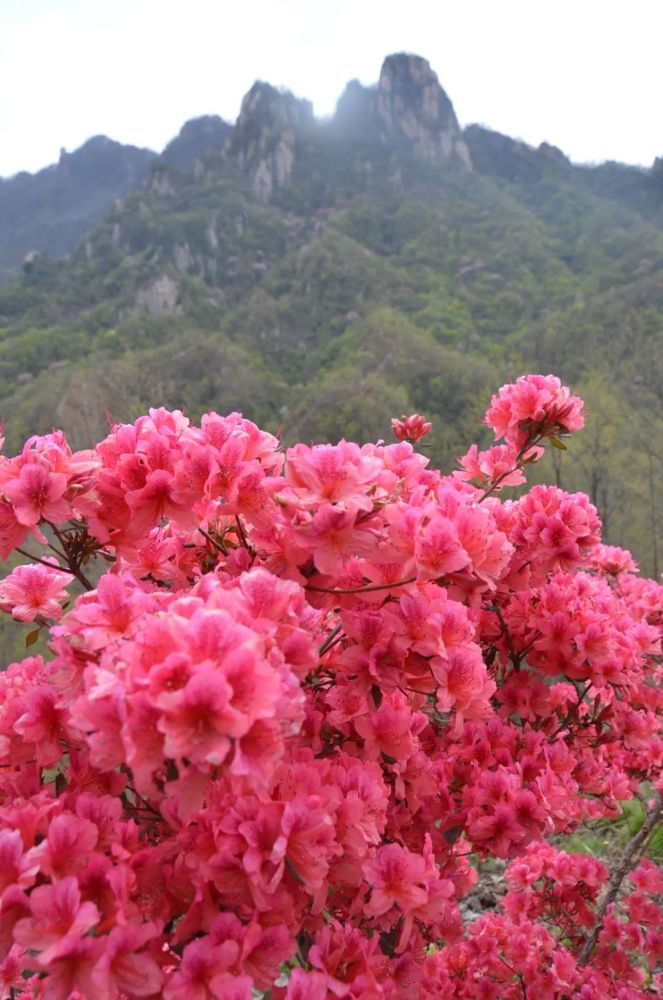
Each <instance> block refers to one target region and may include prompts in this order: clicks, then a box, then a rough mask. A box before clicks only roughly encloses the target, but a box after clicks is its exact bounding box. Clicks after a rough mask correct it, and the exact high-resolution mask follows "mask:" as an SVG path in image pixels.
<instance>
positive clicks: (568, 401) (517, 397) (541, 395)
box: [484, 375, 585, 449]
mask: <svg viewBox="0 0 663 1000" xmlns="http://www.w3.org/2000/svg"><path fill="white" fill-rule="evenodd" d="M583 405H584V404H583V401H582V400H581V399H580V398H579V397H578V396H572V395H571V393H570V391H569V390H568V389H567V388H566V386H563V385H562V384H561V382H560V381H559V379H558V378H556V377H555V376H554V375H525V376H523V377H522V378H519V379H518V380H517V381H516V382H515V383H514V384H512V385H503V386H502V388H501V389H500V390H499V392H498V393H497V394H496V395H495V396H493V398H492V400H491V405H490V407H489V409H488V410H487V411H486V415H485V417H484V421H485V423H487V424H488V425H489V426H490V427H492V428H493V430H494V431H495V438H496V439H498V438H501V437H503V438H505V439H506V442H507V444H510V445H513V446H514V447H515V448H517V449H521V448H522V447H523V446H524V445H525V444H527V442H528V441H530V442H534V440H535V439H540V438H542V437H555V436H556V435H558V434H573V433H574V432H575V431H577V430H581V429H582V427H583V426H584V423H585V420H584V412H583Z"/></svg>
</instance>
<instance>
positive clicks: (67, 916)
mask: <svg viewBox="0 0 663 1000" xmlns="http://www.w3.org/2000/svg"><path fill="white" fill-rule="evenodd" d="M29 906H30V916H29V917H26V918H24V919H23V920H19V921H18V923H17V924H16V926H15V927H14V938H15V939H16V942H17V943H18V944H20V945H22V947H23V948H29V949H31V950H33V951H37V952H39V962H40V964H41V965H43V966H47V965H49V964H50V963H51V962H53V961H55V960H56V959H57V958H59V957H60V956H64V955H66V954H67V952H68V949H69V948H70V946H71V945H72V943H74V944H78V943H79V942H80V940H81V938H82V937H83V935H85V934H86V932H87V931H89V930H90V928H92V927H94V925H95V924H96V922H97V920H98V919H99V911H98V909H97V907H96V906H95V905H94V903H89V902H88V903H82V902H81V894H80V890H79V888H78V883H77V881H76V879H75V878H74V877H73V876H71V875H70V876H67V877H66V878H63V879H62V880H61V881H59V882H56V883H54V884H53V885H40V886H37V888H36V889H33V890H32V893H31V894H30V899H29Z"/></svg>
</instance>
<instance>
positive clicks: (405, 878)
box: [363, 844, 428, 916]
mask: <svg viewBox="0 0 663 1000" xmlns="http://www.w3.org/2000/svg"><path fill="white" fill-rule="evenodd" d="M363 872H364V878H365V879H366V881H367V882H368V883H369V885H370V886H371V887H372V892H371V898H370V901H369V902H368V904H367V906H366V913H368V914H369V915H371V916H379V915H381V914H383V913H387V911H388V910H390V909H391V907H392V906H398V908H399V909H400V910H402V912H403V913H408V912H409V911H410V910H416V909H417V907H419V906H423V905H424V904H425V903H426V902H427V900H428V891H427V889H426V888H425V886H424V882H425V875H426V862H425V861H424V859H423V858H422V857H421V855H420V854H413V853H412V852H411V851H408V850H407V849H406V848H405V847H401V845H400V844H387V845H386V846H385V847H380V848H378V850H377V851H376V853H375V857H374V858H373V860H372V861H366V862H364V865H363Z"/></svg>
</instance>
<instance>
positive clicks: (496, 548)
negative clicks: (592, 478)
mask: <svg viewBox="0 0 663 1000" xmlns="http://www.w3.org/2000/svg"><path fill="white" fill-rule="evenodd" d="M486 420H487V422H488V423H489V424H490V426H491V427H493V428H494V430H495V434H496V437H497V439H498V440H499V439H500V438H504V444H497V445H495V446H494V447H493V448H492V449H488V451H487V452H486V451H482V452H480V451H479V449H478V448H477V447H476V446H473V448H471V449H470V451H469V452H468V455H467V456H465V457H464V458H463V459H461V462H460V468H459V469H458V470H456V471H455V472H452V473H451V474H449V475H444V474H442V473H440V472H438V471H436V470H434V469H432V468H431V467H430V464H429V461H428V459H427V458H425V457H424V456H422V455H421V454H419V453H418V452H417V451H416V450H415V448H414V444H415V443H416V441H417V440H418V439H419V438H421V437H422V436H423V435H424V434H426V433H427V432H428V430H429V429H430V428H429V425H428V424H427V422H426V421H424V419H423V417H420V416H419V415H414V416H413V417H412V418H403V419H402V420H401V421H396V422H395V426H394V431H395V435H396V437H397V439H398V440H397V443H395V444H385V443H383V442H379V443H377V444H368V445H361V446H360V445H359V444H356V443H353V442H348V441H341V442H340V443H338V444H336V445H313V446H309V445H305V444H298V445H295V446H294V447H292V448H289V449H287V450H285V452H284V451H283V450H282V449H281V447H280V444H279V441H278V440H277V438H275V437H274V436H272V435H271V434H268V433H266V432H264V431H262V430H260V429H259V428H258V427H256V426H255V425H254V424H253V423H251V422H250V421H249V420H246V419H244V418H243V417H242V416H241V415H239V414H236V413H233V414H230V415H229V416H226V417H222V416H219V415H218V414H215V413H209V414H206V415H205V416H203V418H202V419H201V421H200V424H199V425H197V424H194V423H192V422H190V421H189V420H188V419H187V418H185V417H184V416H183V414H182V413H180V412H179V411H174V412H170V411H167V410H164V409H153V410H151V411H150V412H149V414H148V415H146V416H143V417H140V418H139V419H138V420H136V421H135V422H134V423H133V424H129V425H116V426H114V427H113V428H112V429H111V430H110V433H109V434H108V436H107V437H106V438H105V439H104V440H103V441H101V442H99V443H98V444H97V445H96V447H95V448H94V449H91V450H89V451H83V452H72V450H71V449H70V447H69V445H68V443H67V441H66V438H65V436H64V435H63V434H62V433H60V432H58V431H54V432H53V433H51V434H48V435H45V436H41V437H34V438H31V439H30V440H29V441H27V442H26V444H25V446H24V448H23V450H22V451H21V453H20V454H19V455H17V456H14V457H2V458H0V554H1V555H2V557H3V558H7V557H8V556H10V555H11V554H12V553H18V554H20V555H23V557H24V558H29V559H30V560H31V561H30V562H28V563H26V564H23V565H20V566H18V567H17V568H15V569H14V570H12V571H11V572H10V573H9V574H8V575H7V576H6V578H5V579H4V580H2V581H0V609H1V610H3V611H4V612H6V613H7V614H8V615H11V616H12V617H13V618H14V619H16V620H17V621H19V622H29V623H31V624H30V627H31V628H32V629H33V630H34V631H33V632H32V633H31V634H30V637H29V642H30V643H32V641H33V640H34V639H36V638H37V636H38V635H39V634H43V635H44V636H46V638H47V648H48V653H47V654H42V655H39V656H28V657H27V658H26V659H24V660H22V661H21V662H18V663H13V664H10V665H9V666H8V668H7V669H6V671H4V672H3V673H1V674H0V994H1V995H2V996H5V995H11V996H16V997H18V996H19V995H26V996H34V997H42V998H45V1000H67V998H81V997H82V998H85V997H90V998H109V1000H120V998H121V1000H133V998H135V997H148V998H149V997H153V998H156V997H164V998H165V1000H207V998H216V997H218V998H221V1000H251V998H252V997H256V996H260V995H262V994H264V993H267V992H268V991H269V996H271V997H272V998H275V1000H278V998H286V1000H304V998H306V1000H323V998H332V997H347V998H354V1000H382V998H384V1000H404V998H408V1000H410V998H411V997H413V996H421V997H431V998H433V997H442V998H444V997H449V998H451V997H467V998H474V997H476V998H484V1000H498V998H507V1000H508V998H510V997H520V996H523V995H527V996H528V997H530V998H531V1000H532V998H541V1000H543V998H547V1000H562V998H568V997H577V998H579V1000H600V998H608V997H618V998H619V1000H638V998H641V997H646V996H651V995H654V994H655V993H656V991H657V990H658V989H660V988H661V987H662V986H663V983H661V976H660V963H661V959H662V957H663V937H662V936H661V934H660V916H661V914H660V909H659V903H660V897H661V895H662V892H663V886H662V885H661V879H660V877H659V875H658V874H657V872H656V870H655V869H654V868H653V867H652V866H651V865H649V864H648V863H647V862H643V863H642V864H641V865H640V866H639V867H637V868H635V870H634V871H632V872H631V874H630V876H629V877H630V879H631V889H630V891H629V892H627V893H625V894H624V893H623V892H622V894H621V896H620V897H619V899H618V900H616V901H615V902H614V904H611V905H610V906H604V904H603V902H602V900H603V894H604V893H605V892H606V890H607V888H608V879H609V873H608V871H607V870H606V869H605V868H604V866H603V865H602V864H601V863H599V862H597V861H595V860H593V859H591V858H584V857H582V856H575V855H569V854H566V853H565V852H563V851H560V850H558V849H556V848H554V847H552V846H550V845H549V844H548V843H547V842H546V838H549V837H550V836H551V835H552V834H563V833H568V832H570V831H572V830H573V829H574V828H576V827H577V826H578V824H580V823H582V822H585V821H587V820H593V819H599V818H602V817H611V816H614V815H615V814H616V813H617V812H618V811H619V803H620V801H622V800H625V799H629V798H631V797H633V796H634V795H635V794H638V792H639V789H640V788H642V787H643V782H645V783H647V784H646V785H645V786H644V787H647V788H649V789H652V788H653V787H654V786H655V785H656V784H657V783H658V786H659V790H660V791H663V782H662V781H661V764H662V762H663V735H662V729H661V721H662V719H663V694H662V693H661V688H660V680H661V667H660V638H661V607H662V605H663V602H662V601H661V596H662V594H663V588H661V587H660V585H658V584H657V583H655V582H653V581H647V580H643V579H641V578H640V577H638V576H637V575H635V574H636V567H635V564H634V563H633V561H632V559H631V557H630V555H629V554H628V553H624V552H622V551H621V550H617V549H614V548H612V547H610V546H606V545H603V544H602V543H601V540H600V529H601V525H600V521H599V517H598V514H597V512H596V510H595V509H594V507H593V506H592V505H591V503H590V502H589V501H588V499H587V497H585V496H584V495H582V494H568V493H565V492H564V491H562V490H560V489H558V488H556V487H543V486H535V487H534V488H532V489H531V490H530V491H529V492H528V493H525V494H523V495H522V496H521V497H520V498H519V499H515V500H514V499H506V498H504V497H503V495H502V493H503V490H504V489H505V488H506V487H509V486H511V485H518V484H520V483H522V482H524V479H525V472H526V468H527V466H528V464H530V463H531V462H533V461H536V460H538V458H539V457H540V455H541V454H542V451H543V448H544V447H545V445H546V442H547V441H549V440H552V441H553V445H555V443H559V438H560V436H561V435H565V434H568V433H571V432H573V431H575V430H578V429H580V428H581V427H582V424H583V408H582V402H581V400H579V399H578V398H577V397H574V396H572V395H571V394H570V392H569V390H568V389H566V388H564V387H562V386H561V385H560V383H559V381H558V380H557V379H556V378H554V377H553V376H545V377H544V376H527V377H526V378H524V379H519V380H518V382H516V383H515V384H514V385H511V386H504V387H503V388H502V389H501V390H500V392H499V393H498V394H497V396H496V397H494V398H493V401H492V403H491V407H490V409H489V410H488V412H487V414H486ZM26 546H28V547H29V548H26ZM35 550H36V551H35ZM471 855H475V856H476V857H478V858H482V857H488V856H493V857H497V858H501V859H509V860H510V864H509V867H508V869H507V880H508V883H509V892H508V893H507V895H506V897H505V899H504V902H503V907H502V911H501V912H499V913H495V914H491V915H488V916H484V917H480V918H479V919H477V920H476V921H474V922H473V923H470V924H468V925H467V926H466V925H464V922H463V918H462V914H461V907H460V906H459V903H460V901H461V900H462V898H463V897H464V896H465V895H466V894H467V893H468V891H469V890H470V889H471V887H472V886H473V884H475V882H476V879H477V875H476V871H475V868H474V867H473V866H472V864H471V863H470V856H471ZM657 921H658V922H657Z"/></svg>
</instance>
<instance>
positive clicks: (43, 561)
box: [16, 545, 64, 571]
mask: <svg viewBox="0 0 663 1000" xmlns="http://www.w3.org/2000/svg"><path fill="white" fill-rule="evenodd" d="M16 551H17V552H20V553H21V555H22V556H26V557H27V558H28V559H31V560H32V562H36V563H41V565H42V566H48V568H49V569H59V570H61V571H63V570H64V567H63V566H55V565H54V564H53V563H52V562H47V561H46V559H40V558H39V556H33V555H32V553H31V552H28V551H27V549H21V548H19V547H18V545H17V546H16Z"/></svg>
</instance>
